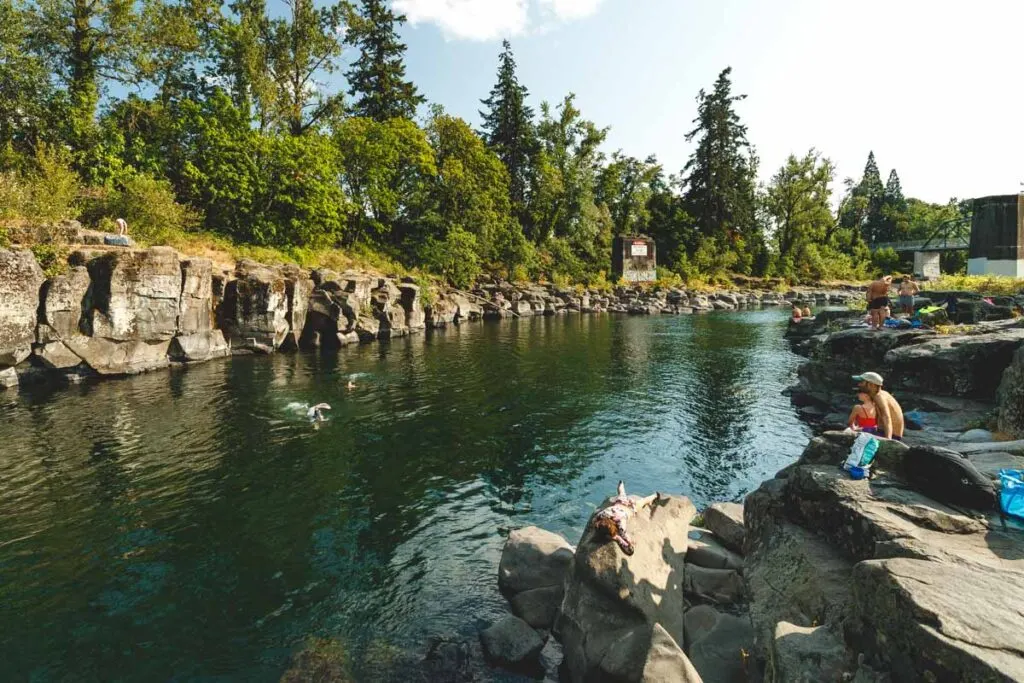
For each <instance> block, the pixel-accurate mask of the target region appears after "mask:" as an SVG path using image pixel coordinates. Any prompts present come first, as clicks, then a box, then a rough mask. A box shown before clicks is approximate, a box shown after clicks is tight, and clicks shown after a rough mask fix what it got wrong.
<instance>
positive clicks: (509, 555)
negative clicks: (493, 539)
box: [498, 526, 573, 595]
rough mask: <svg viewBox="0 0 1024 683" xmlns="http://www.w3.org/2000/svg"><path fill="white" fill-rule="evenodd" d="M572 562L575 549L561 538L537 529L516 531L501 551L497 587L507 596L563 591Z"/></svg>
mask: <svg viewBox="0 0 1024 683" xmlns="http://www.w3.org/2000/svg"><path fill="white" fill-rule="evenodd" d="M572 560H573V549H572V546H571V545H569V542H568V541H566V540H565V539H564V538H562V537H561V536H559V535H558V534H555V533H552V532H550V531H545V530H544V529H541V528H539V527H535V526H529V527H525V528H523V529H514V530H512V532H511V533H509V535H508V540H507V541H505V547H504V549H503V550H502V551H501V560H500V562H499V564H498V587H499V588H500V589H501V590H502V592H503V593H505V594H506V595H515V594H517V593H521V592H523V591H530V590H535V589H537V588H549V587H552V586H556V587H561V586H562V585H563V584H564V582H565V580H566V577H567V576H568V573H569V570H570V568H571V567H572Z"/></svg>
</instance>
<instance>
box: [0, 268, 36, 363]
mask: <svg viewBox="0 0 1024 683" xmlns="http://www.w3.org/2000/svg"><path fill="white" fill-rule="evenodd" d="M43 279H44V278H43V271H42V269H41V268H40V267H39V264H38V263H36V259H35V257H34V256H33V255H32V252H31V251H28V250H25V251H10V250H7V249H0V302H3V303H2V305H0V368H2V367H4V366H8V365H17V364H18V363H20V362H21V361H23V360H25V359H26V358H28V356H29V354H30V353H31V352H32V342H34V341H35V338H36V313H37V311H38V309H39V288H40V287H41V286H42V284H43Z"/></svg>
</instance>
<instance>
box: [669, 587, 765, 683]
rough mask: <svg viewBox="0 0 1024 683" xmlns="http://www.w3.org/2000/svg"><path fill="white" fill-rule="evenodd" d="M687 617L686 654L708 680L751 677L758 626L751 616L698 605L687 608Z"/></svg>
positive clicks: (741, 682) (742, 681)
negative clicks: (751, 620) (722, 611)
mask: <svg viewBox="0 0 1024 683" xmlns="http://www.w3.org/2000/svg"><path fill="white" fill-rule="evenodd" d="M683 619H684V627H685V629H686V655H687V656H688V657H689V658H690V661H691V662H692V663H693V666H694V668H695V669H697V672H698V673H699V674H700V676H701V678H702V679H703V680H704V682H705V683H746V682H747V681H748V680H751V678H752V676H750V674H751V673H752V671H751V668H752V667H753V658H752V657H750V653H751V652H752V651H753V648H754V630H753V627H752V626H751V625H750V618H749V617H746V616H735V615H732V614H723V613H721V612H719V611H717V610H715V609H714V608H713V607H709V606H707V605H698V606H697V607H693V608H691V609H689V610H687V612H686V615H685V616H684V617H683Z"/></svg>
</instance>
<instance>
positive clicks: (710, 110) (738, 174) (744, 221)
mask: <svg viewBox="0 0 1024 683" xmlns="http://www.w3.org/2000/svg"><path fill="white" fill-rule="evenodd" d="M730 73H732V68H731V67H729V68H726V69H725V70H723V71H722V73H720V74H719V76H718V80H717V81H716V82H715V88H714V91H712V92H711V93H710V94H708V93H706V92H705V91H704V90H701V91H700V94H699V95H698V96H697V118H696V119H694V123H696V124H697V127H696V128H694V129H693V130H692V131H690V132H689V133H688V134H687V135H686V141H687V142H692V141H693V140H694V139H697V148H696V149H695V150H694V152H693V154H692V155H691V156H690V160H689V161H687V163H686V166H685V167H684V168H683V182H684V185H685V187H686V192H685V194H684V197H683V199H684V206H685V208H686V211H687V213H689V214H690V215H691V216H692V217H693V218H694V220H695V221H696V223H697V227H698V229H699V230H700V232H701V233H703V234H704V235H705V236H708V237H713V238H716V239H717V240H719V241H723V242H724V243H725V244H729V245H731V246H736V245H737V242H738V240H740V239H744V238H748V237H754V236H756V235H755V233H756V231H757V220H756V213H757V199H756V196H755V191H754V190H755V178H756V174H757V157H756V156H755V155H754V153H753V151H752V150H751V148H750V143H748V142H747V127H746V126H745V125H743V124H742V123H741V122H740V119H739V116H738V115H737V114H736V111H735V110H734V108H733V105H734V104H735V103H736V102H739V101H740V100H743V99H744V98H745V97H746V95H733V94H732V82H731V81H730V80H729V74H730Z"/></svg>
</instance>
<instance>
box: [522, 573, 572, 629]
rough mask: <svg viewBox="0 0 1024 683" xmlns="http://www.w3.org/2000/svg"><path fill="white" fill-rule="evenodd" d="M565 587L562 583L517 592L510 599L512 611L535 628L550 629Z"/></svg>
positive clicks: (560, 603)
mask: <svg viewBox="0 0 1024 683" xmlns="http://www.w3.org/2000/svg"><path fill="white" fill-rule="evenodd" d="M564 594H565V588H564V586H563V585H562V584H558V585H555V586H542V587H540V588H534V589H532V590H525V591H522V592H520V593H516V594H515V595H513V596H512V597H511V598H510V599H509V604H511V605H512V613H513V614H515V615H516V616H517V617H519V618H520V619H522V620H523V621H525V622H526V623H527V624H529V625H530V626H532V627H533V628H541V629H550V628H551V627H552V626H553V625H554V623H555V617H557V616H558V608H559V607H561V605H562V596H563V595H564Z"/></svg>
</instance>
